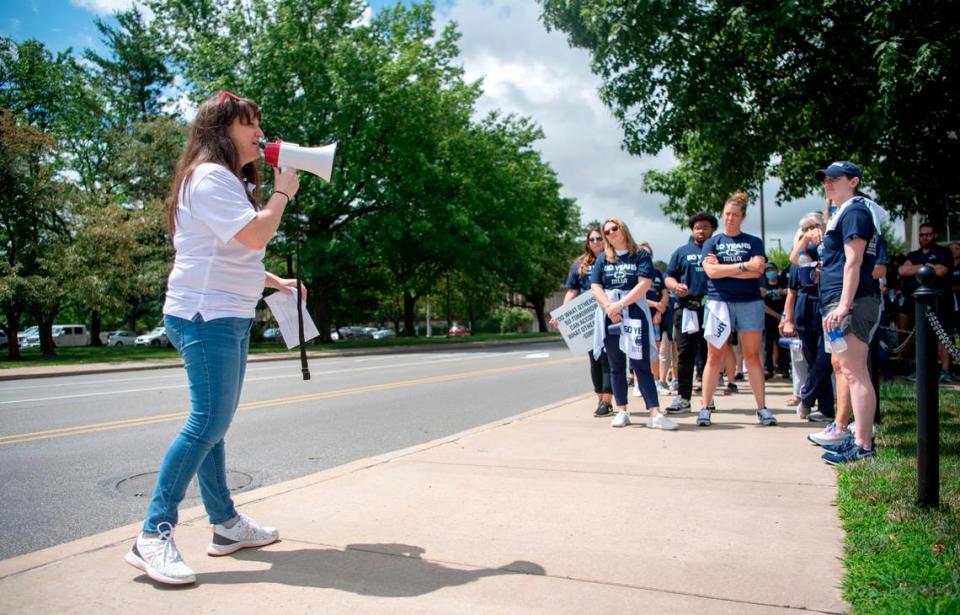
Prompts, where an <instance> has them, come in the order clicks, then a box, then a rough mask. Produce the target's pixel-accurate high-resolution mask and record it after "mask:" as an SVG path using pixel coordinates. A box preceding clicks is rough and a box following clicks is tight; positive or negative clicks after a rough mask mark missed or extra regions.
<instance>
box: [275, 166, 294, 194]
mask: <svg viewBox="0 0 960 615" xmlns="http://www.w3.org/2000/svg"><path fill="white" fill-rule="evenodd" d="M273 189H274V191H275V192H283V193H284V194H286V195H287V196H289V197H290V198H291V199H292V198H293V197H294V196H295V195H296V194H297V191H298V190H300V176H299V175H297V170H296V169H294V168H290V167H288V168H286V169H280V170H278V169H276V168H274V175H273Z"/></svg>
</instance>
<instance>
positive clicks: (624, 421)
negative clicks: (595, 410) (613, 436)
mask: <svg viewBox="0 0 960 615" xmlns="http://www.w3.org/2000/svg"><path fill="white" fill-rule="evenodd" d="M629 424H630V413H629V412H627V411H626V410H619V411H617V416H615V417H613V421H611V422H610V426H611V427H626V426H627V425H629Z"/></svg>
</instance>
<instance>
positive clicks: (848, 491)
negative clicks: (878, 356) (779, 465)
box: [837, 385, 960, 615]
mask: <svg viewBox="0 0 960 615" xmlns="http://www.w3.org/2000/svg"><path fill="white" fill-rule="evenodd" d="M880 403H881V408H882V411H883V424H882V426H879V427H878V431H877V436H876V445H877V456H876V457H875V458H873V459H870V460H866V461H863V462H859V463H853V464H848V465H846V466H843V467H841V468H840V471H839V495H838V498H837V503H838V506H839V509H840V518H841V519H842V520H843V527H844V529H845V530H846V533H847V538H846V545H845V551H846V556H845V562H844V563H845V565H846V569H847V574H846V577H845V578H844V581H843V592H844V598H845V599H846V600H847V602H848V603H849V604H850V605H851V606H852V607H853V612H854V613H863V614H867V613H869V614H873V613H909V614H927V613H929V614H934V613H935V614H938V615H939V614H943V615H946V614H948V613H949V614H954V615H956V614H960V393H958V392H957V391H956V390H947V389H945V388H943V387H941V389H940V501H941V507H940V508H939V509H938V510H926V509H922V508H920V507H918V506H917V505H916V503H915V502H916V497H917V431H916V403H917V399H916V391H915V387H914V386H903V385H884V386H883V389H882V391H881V397H880Z"/></svg>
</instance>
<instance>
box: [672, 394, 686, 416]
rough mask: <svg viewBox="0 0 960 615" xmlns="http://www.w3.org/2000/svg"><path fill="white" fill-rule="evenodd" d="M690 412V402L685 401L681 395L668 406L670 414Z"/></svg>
mask: <svg viewBox="0 0 960 615" xmlns="http://www.w3.org/2000/svg"><path fill="white" fill-rule="evenodd" d="M689 411H690V400H689V399H684V398H682V397H680V396H679V395H677V396H676V397H675V398H674V399H673V401H672V402H670V405H669V406H667V413H668V414H679V413H681V412H689Z"/></svg>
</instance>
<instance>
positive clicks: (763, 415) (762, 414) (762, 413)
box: [757, 408, 777, 427]
mask: <svg viewBox="0 0 960 615" xmlns="http://www.w3.org/2000/svg"><path fill="white" fill-rule="evenodd" d="M757 422H758V423H760V424H761V425H763V426H764V427H771V426H773V425H776V424H777V417H775V416H773V413H772V412H770V411H769V410H767V409H766V408H760V409H759V410H757Z"/></svg>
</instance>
